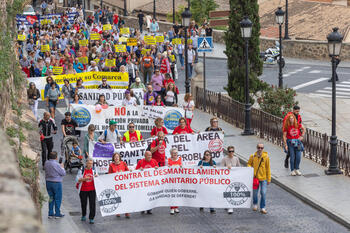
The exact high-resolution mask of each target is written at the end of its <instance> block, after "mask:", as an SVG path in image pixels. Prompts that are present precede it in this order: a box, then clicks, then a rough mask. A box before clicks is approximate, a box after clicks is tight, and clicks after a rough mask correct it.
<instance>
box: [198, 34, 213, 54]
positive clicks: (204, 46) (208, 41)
mask: <svg viewBox="0 0 350 233" xmlns="http://www.w3.org/2000/svg"><path fill="white" fill-rule="evenodd" d="M213 48H214V45H213V37H198V52H211V51H213Z"/></svg>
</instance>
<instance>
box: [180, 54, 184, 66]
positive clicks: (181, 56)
mask: <svg viewBox="0 0 350 233" xmlns="http://www.w3.org/2000/svg"><path fill="white" fill-rule="evenodd" d="M179 58H180V64H181V67H184V56H183V54H182V53H179Z"/></svg>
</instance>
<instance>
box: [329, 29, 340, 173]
mask: <svg viewBox="0 0 350 233" xmlns="http://www.w3.org/2000/svg"><path fill="white" fill-rule="evenodd" d="M327 40H328V52H329V56H330V57H331V58H332V136H331V141H330V144H331V154H330V155H329V168H328V170H325V173H326V175H337V174H342V171H340V169H339V168H338V161H337V144H338V140H337V135H336V77H335V69H336V64H335V57H336V56H339V55H340V51H341V46H342V41H343V36H342V35H341V34H340V33H339V32H338V28H333V32H331V33H330V34H329V35H328V36H327Z"/></svg>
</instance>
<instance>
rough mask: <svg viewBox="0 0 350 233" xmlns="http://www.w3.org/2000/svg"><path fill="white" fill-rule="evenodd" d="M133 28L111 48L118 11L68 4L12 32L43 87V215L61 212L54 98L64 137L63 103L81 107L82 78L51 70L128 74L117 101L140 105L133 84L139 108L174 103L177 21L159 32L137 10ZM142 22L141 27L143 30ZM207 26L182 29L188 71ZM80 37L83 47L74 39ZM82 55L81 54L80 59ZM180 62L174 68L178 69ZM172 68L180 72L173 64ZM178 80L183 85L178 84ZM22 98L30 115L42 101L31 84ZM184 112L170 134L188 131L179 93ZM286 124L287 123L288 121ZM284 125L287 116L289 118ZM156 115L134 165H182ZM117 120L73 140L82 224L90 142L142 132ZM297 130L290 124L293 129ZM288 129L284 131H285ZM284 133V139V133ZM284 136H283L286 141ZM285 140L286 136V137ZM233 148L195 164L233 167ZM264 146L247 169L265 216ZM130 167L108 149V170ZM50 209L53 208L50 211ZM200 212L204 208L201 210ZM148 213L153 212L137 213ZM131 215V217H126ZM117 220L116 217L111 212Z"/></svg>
mask: <svg viewBox="0 0 350 233" xmlns="http://www.w3.org/2000/svg"><path fill="white" fill-rule="evenodd" d="M46 9H47V6H46V5H45V4H44V5H43V6H42V13H46ZM72 12H76V16H75V17H74V20H73V21H70V20H68V16H67V15H68V14H69V13H72ZM138 20H139V28H137V29H133V30H130V33H129V34H127V35H123V37H124V36H125V37H128V38H135V39H136V40H137V43H136V45H135V46H128V45H127V46H126V51H125V52H117V51H116V50H115V45H118V44H126V42H125V41H122V40H120V38H121V37H122V35H121V28H123V27H126V23H125V21H124V20H123V18H122V17H121V16H119V15H118V14H117V13H115V12H113V11H112V10H111V9H110V8H104V9H97V10H96V11H95V12H94V14H93V15H90V16H88V17H84V13H83V10H82V9H81V8H80V7H73V8H69V9H68V10H67V11H66V12H64V13H63V15H62V16H61V17H60V18H58V17H54V18H53V20H51V21H49V22H47V21H46V23H45V24H41V23H40V22H39V20H36V21H35V22H34V24H33V25H31V26H27V25H24V24H20V25H19V27H18V30H19V34H20V35H25V38H26V39H25V40H24V41H19V42H18V51H19V54H20V65H21V67H22V70H23V72H25V73H26V74H27V76H28V77H42V78H43V79H45V80H46V82H47V84H46V86H45V90H44V94H43V95H44V96H43V98H44V99H45V100H46V104H47V107H48V111H49V112H45V113H44V118H43V119H42V120H40V121H39V128H40V134H41V139H42V163H43V167H44V169H45V173H46V185H47V190H48V194H49V196H50V200H49V218H61V217H63V216H64V214H63V213H61V212H60V205H61V200H62V184H61V182H62V177H63V176H64V175H65V172H64V168H63V165H62V163H61V161H60V162H58V161H57V160H58V156H57V153H56V152H54V151H53V140H52V137H53V134H56V132H57V126H56V123H55V117H56V114H55V109H56V106H57V103H58V101H59V98H60V96H63V97H64V103H65V105H66V111H67V112H66V114H65V119H63V120H62V122H61V126H62V132H63V135H64V136H69V135H75V134H77V133H78V131H76V130H75V127H77V124H76V122H75V121H74V120H73V119H72V118H71V114H70V110H71V108H70V105H71V104H72V103H74V104H81V101H80V100H79V96H78V94H77V93H78V90H79V89H83V88H84V84H83V81H82V79H78V80H77V82H76V83H75V84H74V85H72V83H70V82H69V80H68V79H66V80H65V81H64V85H63V86H62V88H60V87H59V86H58V85H57V84H56V83H55V81H54V78H53V76H54V75H55V74H54V72H53V71H54V67H55V69H56V70H57V67H60V69H58V70H60V74H77V73H82V72H89V71H104V72H127V73H128V76H129V88H128V89H127V90H125V99H124V100H123V105H124V106H127V105H139V104H140V101H139V100H138V99H137V98H136V97H135V96H134V95H133V91H132V90H133V89H135V88H142V89H144V103H143V104H144V105H153V106H179V99H178V96H179V94H180V93H179V89H178V87H177V84H178V83H176V82H177V81H176V80H177V79H178V71H179V70H180V69H181V70H184V55H185V54H184V53H185V51H184V46H183V42H184V30H183V28H182V27H181V26H180V25H178V24H177V23H176V24H175V25H174V26H173V27H172V28H171V29H170V30H169V31H167V32H160V29H159V25H158V23H157V21H156V20H155V19H152V17H151V16H148V15H146V16H145V15H144V14H143V13H142V12H141V11H140V12H139V13H138ZM106 24H111V26H112V27H111V29H108V30H103V25H106ZM144 24H146V30H147V32H145V30H144V28H143V27H144ZM96 33H97V34H99V35H100V39H97V40H92V38H91V34H96ZM211 33H212V30H211V29H210V28H209V27H208V25H207V24H203V25H202V27H199V26H198V25H197V24H196V23H195V22H192V23H191V26H190V27H189V28H188V34H189V35H190V39H191V41H190V44H189V47H188V51H187V52H188V70H189V76H190V77H191V76H192V68H193V65H194V63H196V62H197V61H198V52H197V47H198V46H197V41H198V36H199V35H203V34H205V35H207V36H211ZM145 35H152V36H156V35H161V36H164V42H157V43H156V45H149V44H147V43H146V41H145V40H144V36H145ZM174 38H179V39H180V40H181V41H182V43H178V44H175V43H173V39H174ZM85 40H87V41H88V42H87V44H84V43H81V41H85ZM42 45H49V48H50V50H49V51H45V52H43V51H41V48H42ZM85 58H87V59H85ZM107 60H114V61H115V62H114V63H113V65H112V66H110V65H108V64H107V62H106V61H107ZM178 63H179V67H178ZM178 68H179V69H178ZM179 85H183V83H179ZM110 88H111V86H110V85H109V84H108V82H107V80H106V79H102V80H101V85H99V86H98V89H110ZM27 92H28V100H29V104H30V105H31V107H32V110H33V113H34V115H35V117H36V118H37V119H39V118H38V117H39V116H38V113H37V108H38V100H39V99H40V98H42V96H41V93H40V92H39V91H38V89H37V88H36V87H35V84H34V83H30V85H29V89H28V91H27ZM112 104H113V103H107V102H106V100H105V96H103V95H101V96H100V97H99V100H98V102H97V103H96V105H101V106H103V105H112ZM181 107H182V108H183V109H184V111H185V115H184V117H183V118H181V119H180V120H179V125H178V126H177V127H176V128H175V129H174V131H173V134H193V133H195V132H194V130H193V129H192V128H191V122H192V119H193V117H194V114H193V112H194V107H195V104H194V102H193V99H192V96H191V94H189V93H187V94H186V95H185V97H184V104H183V105H182V106H181ZM288 122H289V121H288ZM290 122H291V121H290ZM163 124H164V121H163V119H162V118H158V119H156V120H155V127H154V128H153V129H152V131H151V136H152V137H155V138H154V140H153V141H152V143H151V144H150V146H149V149H148V150H147V151H146V152H145V154H144V159H142V160H140V161H139V162H138V163H137V165H136V167H135V169H140V170H143V169H147V168H156V169H157V168H158V167H162V166H182V159H181V157H180V156H179V155H178V151H177V150H176V149H174V148H173V149H171V153H170V154H171V156H170V157H169V158H166V156H165V148H167V147H169V145H167V143H166V141H165V140H164V137H165V136H166V135H167V134H168V132H167V129H166V128H165V127H164V126H163ZM116 125H117V122H115V121H113V120H112V121H109V128H108V129H107V130H105V131H104V132H102V133H101V134H100V135H98V134H97V133H96V132H95V126H94V125H92V124H91V125H89V127H88V132H87V134H86V135H85V136H84V145H83V147H82V150H81V149H80V147H79V146H78V145H77V144H73V148H72V151H73V152H72V153H73V154H74V155H75V156H76V157H77V158H80V159H82V157H83V156H85V166H83V167H82V168H81V169H79V171H78V174H77V179H76V182H77V188H78V190H79V197H80V201H81V208H82V217H81V221H86V214H87V203H88V202H89V210H90V213H89V216H88V218H89V223H90V224H93V223H94V218H95V214H96V213H95V212H96V207H95V205H96V192H95V187H94V177H96V176H98V174H97V172H96V171H95V169H94V167H93V161H92V159H91V157H92V156H91V155H89V142H90V141H99V142H101V143H111V142H112V143H114V142H120V143H127V142H133V141H141V140H144V139H143V135H142V133H141V132H140V131H138V130H135V124H134V123H132V122H131V123H130V124H129V125H128V130H127V131H126V132H125V133H124V135H121V134H120V132H119V131H118V130H117V129H116ZM295 127H297V126H295ZM286 129H287V131H288V128H286ZM205 131H222V132H223V130H222V129H221V128H220V127H219V126H218V119H217V118H215V117H214V118H212V119H211V120H210V127H208V128H207V129H206V130H205ZM287 138H288V137H287ZM288 140H289V139H288ZM288 142H289V141H288ZM234 149H235V148H234V147H233V146H229V147H228V148H227V151H228V155H227V157H225V158H224V159H222V161H214V160H213V158H212V155H211V153H210V151H204V153H203V158H202V159H201V160H200V162H199V163H198V166H199V167H203V166H212V167H214V168H215V167H216V162H218V163H219V162H220V165H221V166H222V167H226V168H227V169H231V168H232V167H239V166H241V165H240V162H239V159H238V158H237V157H236V156H235V155H234V152H235V151H234ZM263 149H264V148H263V144H258V145H257V152H256V153H255V154H253V155H252V156H251V158H250V159H249V162H248V166H251V167H253V168H254V174H255V175H254V176H255V177H256V178H257V179H258V180H259V183H260V193H261V201H260V209H261V213H263V214H266V213H267V211H266V209H265V199H266V185H267V184H269V183H270V181H271V175H270V167H269V158H268V155H267V152H264V151H263ZM130 170H131V168H130V167H128V165H127V164H126V163H125V162H123V161H122V160H121V156H120V155H119V154H118V153H115V154H114V155H113V158H112V162H111V163H110V165H109V169H108V173H117V172H124V171H130ZM253 199H254V208H253V210H257V207H256V205H257V203H258V190H254V192H253ZM54 209H55V210H54ZM200 211H203V208H200ZM179 212H180V210H179V208H178V207H176V206H173V207H171V208H170V214H171V215H174V214H177V213H179ZM227 212H228V214H232V213H233V209H228V210H227ZM142 213H143V214H144V213H147V214H152V210H146V211H143V212H142ZM210 213H212V214H214V213H215V209H213V208H210ZM125 216H126V218H130V216H131V215H130V214H129V213H126V214H125ZM117 217H120V215H117Z"/></svg>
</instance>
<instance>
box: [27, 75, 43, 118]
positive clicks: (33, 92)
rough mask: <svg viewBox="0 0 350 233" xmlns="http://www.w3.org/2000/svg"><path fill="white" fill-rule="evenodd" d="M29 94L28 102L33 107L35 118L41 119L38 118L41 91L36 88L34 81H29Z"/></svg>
mask: <svg viewBox="0 0 350 233" xmlns="http://www.w3.org/2000/svg"><path fill="white" fill-rule="evenodd" d="M27 96H28V104H29V106H30V108H31V109H32V112H33V114H34V116H35V119H36V120H39V119H38V102H39V100H38V99H40V91H39V90H38V89H37V88H36V86H35V83H34V82H31V83H29V88H28V90H27Z"/></svg>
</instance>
